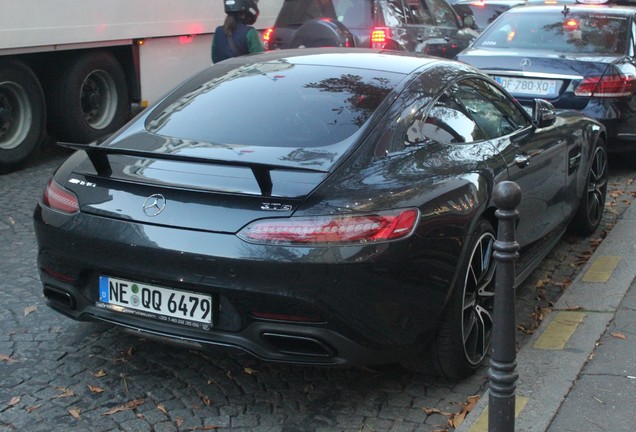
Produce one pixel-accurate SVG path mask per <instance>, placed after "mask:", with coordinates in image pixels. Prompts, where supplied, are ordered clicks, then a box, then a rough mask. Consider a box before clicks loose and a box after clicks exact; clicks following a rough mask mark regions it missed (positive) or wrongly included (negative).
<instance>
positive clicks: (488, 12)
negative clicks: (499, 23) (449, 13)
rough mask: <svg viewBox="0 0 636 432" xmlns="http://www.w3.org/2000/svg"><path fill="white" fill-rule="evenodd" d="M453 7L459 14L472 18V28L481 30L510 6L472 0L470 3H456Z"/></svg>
mask: <svg viewBox="0 0 636 432" xmlns="http://www.w3.org/2000/svg"><path fill="white" fill-rule="evenodd" d="M454 8H455V10H456V11H457V12H458V13H459V15H460V16H462V17H466V16H471V17H472V18H473V21H474V22H475V24H474V25H473V28H474V29H478V30H483V29H485V28H486V27H488V25H489V24H490V23H492V22H493V21H494V20H495V19H497V17H498V16H499V15H501V14H502V13H504V12H505V11H507V10H508V9H510V6H508V5H498V4H484V3H479V2H474V3H471V4H456V5H455V6H454Z"/></svg>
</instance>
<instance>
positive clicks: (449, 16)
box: [421, 0, 458, 29]
mask: <svg viewBox="0 0 636 432" xmlns="http://www.w3.org/2000/svg"><path fill="white" fill-rule="evenodd" d="M421 1H422V2H423V3H425V4H426V5H427V6H426V7H427V9H428V10H429V12H430V14H431V16H432V17H433V22H434V24H435V25H438V26H440V27H450V28H454V29H456V28H458V23H457V14H456V13H455V11H454V10H453V8H452V7H450V6H449V5H448V4H447V3H446V2H443V1H441V0H421Z"/></svg>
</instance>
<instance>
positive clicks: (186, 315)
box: [97, 276, 212, 329]
mask: <svg viewBox="0 0 636 432" xmlns="http://www.w3.org/2000/svg"><path fill="white" fill-rule="evenodd" d="M97 305H98V306H101V307H107V308H109V309H111V310H115V311H119V312H128V313H133V314H136V315H140V316H145V317H148V318H154V319H159V320H162V321H167V322H170V323H174V324H182V325H187V326H191V327H197V328H203V329H208V328H209V327H210V325H211V323H212V296H209V295H205V294H197V293H193V292H188V291H181V290H175V289H171V288H166V287H159V286H154V285H148V284H145V283H141V282H133V281H129V280H124V279H117V278H113V277H109V276H100V277H99V301H98V302H97Z"/></svg>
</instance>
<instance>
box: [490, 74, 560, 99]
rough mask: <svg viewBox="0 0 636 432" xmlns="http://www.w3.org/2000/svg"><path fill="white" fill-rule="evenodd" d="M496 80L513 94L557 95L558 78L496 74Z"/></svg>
mask: <svg viewBox="0 0 636 432" xmlns="http://www.w3.org/2000/svg"><path fill="white" fill-rule="evenodd" d="M493 78H494V80H495V81H497V82H498V83H499V85H500V86H502V87H503V88H504V89H506V90H507V91H508V92H510V93H511V94H513V95H538V96H556V94H557V84H558V83H560V81H558V80H543V79H534V78H512V77H500V76H494V77H493Z"/></svg>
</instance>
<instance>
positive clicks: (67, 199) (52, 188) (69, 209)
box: [42, 179, 79, 214]
mask: <svg viewBox="0 0 636 432" xmlns="http://www.w3.org/2000/svg"><path fill="white" fill-rule="evenodd" d="M42 202H43V203H44V204H45V205H47V206H48V207H51V208H52V209H53V210H58V211H61V212H62V213H68V214H73V213H77V212H79V202H78V200H77V197H76V196H75V194H73V193H72V192H70V191H67V190H66V189H64V188H62V187H61V186H60V185H58V184H57V183H56V182H55V181H54V180H53V179H51V180H50V181H49V184H47V185H46V188H45V189H44V194H43V195H42Z"/></svg>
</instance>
